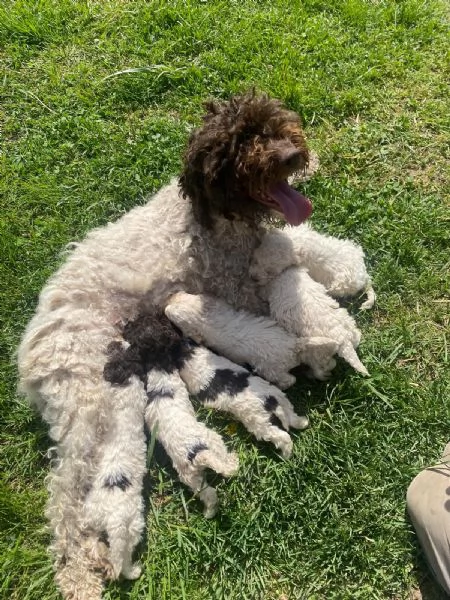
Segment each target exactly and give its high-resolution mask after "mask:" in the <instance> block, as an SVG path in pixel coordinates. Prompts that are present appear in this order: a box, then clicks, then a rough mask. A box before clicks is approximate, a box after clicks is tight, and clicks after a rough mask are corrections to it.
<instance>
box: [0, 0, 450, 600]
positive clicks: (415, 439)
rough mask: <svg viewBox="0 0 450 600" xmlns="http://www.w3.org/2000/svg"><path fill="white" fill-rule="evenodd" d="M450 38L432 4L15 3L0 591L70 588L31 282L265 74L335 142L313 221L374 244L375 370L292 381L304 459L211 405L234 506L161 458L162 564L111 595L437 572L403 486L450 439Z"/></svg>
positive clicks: (371, 355) (2, 54)
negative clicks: (53, 558) (56, 516)
mask: <svg viewBox="0 0 450 600" xmlns="http://www.w3.org/2000/svg"><path fill="white" fill-rule="evenodd" d="M449 39H450V38H449V35H448V5H446V3H445V2H444V1H442V2H438V1H437V0H429V1H427V2H425V1H423V0H421V1H419V0H402V1H400V0H399V1H397V2H394V1H392V0H379V1H375V0H373V1H369V0H366V1H363V0H343V1H338V0H326V1H325V0H322V1H321V0H304V1H303V2H298V1H295V0H270V1H264V0H261V1H256V0H254V1H248V0H245V1H242V0H240V1H232V0H229V1H227V2H225V1H222V2H221V1H212V0H211V1H206V0H205V1H203V2H201V1H198V2H182V1H181V0H180V1H176V0H173V1H171V2H156V1H144V0H134V1H126V0H107V1H104V0H91V1H89V2H88V1H81V0H40V1H38V0H35V1H32V0H16V1H11V0H6V1H4V2H3V4H2V6H1V7H0V61H1V66H2V76H1V78H0V127H1V154H0V194H1V202H2V204H1V209H2V210H1V212H0V239H1V254H2V260H1V266H0V268H1V273H0V275H1V283H2V285H1V286H0V306H1V321H2V334H1V349H0V357H1V358H0V360H1V373H2V378H1V382H0V402H1V421H2V424H1V425H2V428H1V432H2V433H1V437H2V442H1V445H0V452H1V474H2V475H1V476H2V480H1V487H0V527H1V531H2V535H1V539H0V572H1V573H2V578H1V579H0V597H2V598H10V599H11V600H35V599H37V598H40V599H41V600H53V599H55V598H57V593H56V591H55V589H54V586H53V583H52V572H51V564H50V559H49V557H48V555H47V553H46V546H47V544H48V540H49V538H48V532H47V531H46V529H45V519H44V517H43V510H44V505H45V499H46V491H45V484H44V478H45V475H46V473H47V472H48V468H49V464H48V462H49V460H48V458H47V456H46V452H47V449H48V447H49V445H50V441H49V440H48V438H47V436H46V431H45V427H44V426H43V425H42V424H41V422H40V420H39V418H38V417H36V416H34V415H33V414H32V412H31V411H30V410H29V408H28V407H27V406H26V405H25V404H24V402H23V401H22V400H21V399H19V398H17V396H16V393H15V385H16V369H15V365H14V357H13V355H14V350H15V348H16V346H17V343H18V341H19V338H20V334H21V331H22V330H23V328H24V326H25V324H26V322H27V320H28V319H29V318H30V316H31V315H32V313H33V310H34V307H35V304H36V300H37V294H38V292H39V290H40V288H41V287H42V285H43V284H44V282H45V280H46V278H47V277H48V276H49V275H50V273H51V272H52V271H53V270H54V269H55V268H56V266H57V265H58V264H59V262H60V260H61V255H60V252H61V250H62V248H63V247H64V245H65V244H66V243H67V242H69V241H71V240H74V239H80V238H81V237H82V236H83V235H84V234H85V232H86V231H87V230H89V229H90V228H92V227H93V226H96V225H99V224H102V223H106V222H107V221H108V220H110V219H113V218H116V217H118V216H119V215H120V214H122V213H123V212H124V211H126V210H128V209H129V208H130V207H132V206H133V205H135V204H137V203H140V202H143V201H144V198H145V196H146V195H147V194H148V193H150V192H152V191H154V190H156V189H157V188H158V187H160V186H161V185H162V184H163V183H165V182H166V181H167V180H168V178H169V177H170V175H172V174H174V173H176V172H177V170H178V168H179V166H180V155H181V151H182V148H183V145H184V143H185V141H186V138H187V135H188V132H189V130H190V129H191V128H192V126H194V125H195V124H197V123H198V122H199V118H200V115H201V112H202V108H201V103H202V101H204V100H205V99H207V98H209V97H218V98H226V97H228V96H229V95H230V94H231V93H234V92H238V91H242V90H245V89H248V88H250V87H252V86H254V85H255V86H256V87H257V88H258V89H260V90H265V91H268V92H269V93H270V94H272V95H274V96H277V97H280V98H282V99H283V100H284V101H285V102H286V103H287V104H288V105H289V106H290V107H291V108H293V109H295V110H297V111H298V112H299V113H300V114H301V116H302V118H303V121H304V124H305V129H306V132H307V135H308V138H309V140H310V144H311V146H312V147H313V148H314V149H315V150H316V151H317V152H318V153H319V155H320V158H321V169H320V172H319V174H318V175H317V177H316V178H315V179H314V180H313V181H311V182H310V183H309V184H308V185H307V186H305V188H306V192H307V194H308V195H309V196H310V197H311V198H313V200H314V204H315V213H314V217H313V223H314V224H315V227H316V228H317V229H319V230H321V231H325V232H328V233H331V234H335V235H342V236H348V237H351V238H353V239H355V240H357V241H359V242H360V243H361V244H362V245H363V246H364V248H365V250H366V253H367V257H368V262H369V265H370V271H371V273H372V274H373V278H374V282H375V287H376V290H377V293H378V303H377V306H376V308H375V309H374V310H373V311H372V312H371V313H367V314H358V315H357V319H358V323H359V324H360V326H361V328H362V331H363V343H362V346H361V355H362V358H363V360H364V361H365V364H366V365H367V367H368V368H369V370H370V372H371V378H370V379H367V380H365V379H363V378H361V377H359V376H358V375H357V374H355V373H353V372H351V371H350V370H349V369H348V368H346V367H345V365H342V364H341V365H339V368H338V369H337V370H336V371H335V373H334V375H333V378H332V379H331V381H329V382H328V383H326V384H323V383H314V382H310V381H301V382H300V383H299V384H298V385H297V386H296V387H295V388H294V389H292V390H290V391H289V396H290V398H291V399H292V400H293V402H294V403H295V404H296V406H297V407H298V408H302V407H303V408H306V409H307V411H308V414H309V415H310V417H311V428H310V429H309V430H307V431H306V432H303V433H301V434H298V435H296V436H295V450H294V455H293V458H292V460H290V461H283V460H282V459H281V458H279V456H277V454H276V453H275V452H274V451H273V450H272V448H270V447H268V446H267V445H265V444H259V443H255V442H254V440H252V439H251V437H250V436H249V435H248V434H247V433H246V432H245V431H244V430H243V429H242V428H241V427H237V428H236V427H231V426H230V424H229V421H228V420H227V419H225V418H220V417H217V416H215V415H214V416H213V415H211V414H209V413H208V412H206V411H204V412H201V418H203V419H205V420H206V421H207V422H208V423H211V425H213V426H214V427H215V428H216V429H217V430H218V431H220V432H221V433H222V434H223V435H224V436H225V438H226V439H227V443H228V444H229V446H230V447H231V448H233V449H235V450H236V451H237V452H238V453H239V456H240V460H241V468H240V471H239V473H238V475H237V477H235V478H234V479H232V480H229V481H223V482H218V487H219V492H220V496H221V500H222V506H221V510H220V514H219V515H218V517H217V518H216V519H215V520H212V521H206V520H204V519H203V517H202V516H201V511H200V507H199V505H198V503H197V501H196V500H195V499H194V500H193V499H192V498H191V497H190V495H189V493H188V492H187V491H186V489H185V488H183V486H181V485H180V484H179V483H178V482H177V480H176V478H175V477H174V476H173V472H172V471H171V470H170V468H169V467H168V466H167V465H164V463H162V464H161V461H160V462H159V463H158V462H157V461H156V460H155V457H153V458H152V459H151V462H150V478H149V484H148V488H149V489H148V503H149V508H148V528H147V538H146V539H145V540H144V542H143V543H142V545H141V546H140V549H139V553H140V558H141V560H142V561H143V563H144V565H145V573H144V575H143V576H142V577H141V579H140V580H139V581H137V582H135V583H117V584H114V585H111V586H109V587H108V588H107V591H106V593H105V597H106V598H109V599H111V600H112V599H119V598H120V599H122V600H125V599H129V600H138V599H139V600H143V599H147V600H150V599H155V600H156V599H161V600H180V599H184V598H186V599H187V598H188V599H189V600H200V599H202V600H203V599H208V600H209V599H211V600H213V599H224V600H225V599H226V600H233V599H237V600H247V599H248V600H262V599H264V600H286V599H289V600H293V599H311V600H325V599H326V600H346V599H349V600H350V599H351V600H355V599H363V600H365V599H372V598H373V599H392V600H400V599H403V598H408V597H409V593H410V590H411V589H412V588H413V587H414V586H417V585H418V584H421V585H422V584H424V582H425V583H426V580H427V574H426V569H425V567H424V565H423V560H422V558H421V555H420V551H419V548H418V546H417V543H416V540H415V536H414V535H413V532H412V528H411V525H410V524H409V522H408V520H407V517H406V515H405V493H406V489H407V486H408V483H409V482H410V480H411V479H412V477H413V476H414V475H415V474H416V473H417V472H418V471H419V470H420V469H421V468H422V467H423V466H425V465H428V464H430V463H431V462H433V461H434V460H435V459H436V458H437V457H438V456H439V454H440V451H441V450H442V448H443V445H444V443H446V442H447V441H448V437H449V435H448V423H449V419H450V403H449V399H450V381H449V372H450V368H449V359H448V337H449V336H448V332H449V321H450V317H449V313H450V311H449V288H450V279H449V271H450V269H449V266H450V254H449V248H450V211H449V207H450V206H449V196H448V190H449V189H450V182H449V177H448V159H449V154H450V152H449V141H450V136H449V103H448V78H449V73H448V64H449V63H448V47H449ZM131 69H137V71H134V72H133V71H128V70H131ZM150 488H151V489H150ZM432 597H437V593H436V592H435V593H434V595H433V594H432V595H428V596H425V595H424V599H425V600H426V599H427V598H432Z"/></svg>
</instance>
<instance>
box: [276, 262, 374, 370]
mask: <svg viewBox="0 0 450 600" xmlns="http://www.w3.org/2000/svg"><path fill="white" fill-rule="evenodd" d="M266 293H267V297H268V300H269V304H270V313H271V315H272V316H273V318H274V319H275V320H276V321H277V323H279V324H280V325H282V326H283V327H285V328H286V330H287V331H290V332H291V333H293V334H296V335H297V336H299V337H303V338H305V341H310V346H309V347H308V348H307V349H306V351H304V352H303V353H302V354H301V357H300V361H301V362H302V363H304V364H306V365H309V366H310V367H311V369H312V372H313V374H314V376H315V377H317V378H318V379H326V378H327V377H328V376H329V375H330V373H331V371H332V369H333V368H334V367H335V365H336V362H335V360H334V359H333V355H334V354H336V353H337V354H338V355H339V356H341V357H342V358H344V359H345V360H346V361H347V362H348V363H349V364H350V365H351V366H352V367H353V368H354V369H356V371H359V372H360V373H362V374H364V375H368V372H367V369H366V368H365V366H364V365H363V364H362V363H361V361H360V360H359V358H358V355H357V354H356V351H355V348H357V347H358V345H359V342H360V340H361V333H360V331H359V330H358V328H357V327H356V323H355V320H354V319H353V318H352V317H351V316H350V315H349V314H348V312H347V311H346V310H345V309H344V308H340V307H339V304H338V303H337V302H336V300H334V299H333V298H331V296H329V295H328V294H327V290H326V289H325V286H323V285H322V284H321V283H317V281H314V280H313V279H312V278H311V277H310V275H309V273H308V271H307V270H306V269H300V268H298V267H289V268H288V269H286V270H285V271H283V273H281V275H279V276H278V277H276V278H275V279H274V280H273V281H271V282H270V283H269V284H267V289H266ZM321 339H325V340H327V341H325V342H322V341H321Z"/></svg>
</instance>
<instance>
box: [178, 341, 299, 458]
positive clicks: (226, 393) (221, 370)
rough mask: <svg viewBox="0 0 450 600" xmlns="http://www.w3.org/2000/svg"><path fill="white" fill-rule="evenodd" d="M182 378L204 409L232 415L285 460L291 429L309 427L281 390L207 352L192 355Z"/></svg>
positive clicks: (288, 448) (287, 455) (290, 447)
mask: <svg viewBox="0 0 450 600" xmlns="http://www.w3.org/2000/svg"><path fill="white" fill-rule="evenodd" d="M180 375H181V377H182V379H183V381H184V382H185V383H186V386H187V388H188V390H189V392H190V393H192V394H194V395H196V396H197V398H198V399H199V400H200V401H201V402H202V403H203V404H204V405H205V406H209V407H211V408H216V409H218V410H223V411H226V412H228V413H230V414H232V415H233V416H234V417H236V418H237V419H238V420H239V421H240V422H241V423H242V424H243V425H244V426H245V427H246V428H247V430H248V431H250V432H251V433H253V435H254V436H255V437H256V439H258V440H265V441H268V442H272V443H273V444H274V445H275V447H276V448H278V449H279V450H281V453H282V455H283V456H284V457H285V458H287V457H289V456H290V454H291V452H292V440H291V438H290V436H289V434H288V432H287V431H288V429H289V428H290V427H294V428H297V429H305V428H306V427H307V426H308V419H307V418H306V417H301V416H298V415H297V414H296V413H295V411H294V408H293V406H292V404H291V403H290V402H289V400H288V399H287V398H286V396H285V395H284V394H283V392H281V391H280V390H279V389H278V388H276V387H275V386H273V385H271V384H269V383H267V382H266V381H264V380H263V379H261V378H260V377H255V376H252V375H251V373H250V372H249V371H247V370H246V369H244V368H243V367H240V366H239V365H236V364H235V363H233V362H231V361H229V360H228V359H226V358H223V357H221V356H217V355H216V354H214V353H213V352H211V351H209V350H207V349H206V348H202V347H198V348H196V350H195V351H194V352H191V353H190V355H189V356H188V357H187V359H186V360H185V362H184V364H183V366H182V368H181V370H180Z"/></svg>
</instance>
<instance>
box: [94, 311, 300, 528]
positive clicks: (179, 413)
mask: <svg viewBox="0 0 450 600" xmlns="http://www.w3.org/2000/svg"><path fill="white" fill-rule="evenodd" d="M123 337H124V339H125V340H126V342H127V343H128V344H129V345H128V346H127V347H126V348H123V347H122V348H121V349H119V348H118V347H116V348H115V349H114V348H113V349H112V353H111V359H110V361H109V363H108V365H107V366H106V367H105V377H106V378H107V379H108V380H109V381H111V382H112V383H116V384H121V383H124V382H125V381H127V380H128V378H129V377H130V376H131V373H134V374H137V375H139V377H140V378H141V379H142V381H144V385H145V386H146V393H147V398H148V402H147V407H146V409H145V421H146V424H147V426H148V428H149V430H150V431H156V435H157V438H158V440H159V441H160V443H161V444H162V445H163V447H164V449H165V450H166V452H167V454H168V455H169V457H170V459H171V460H172V463H173V466H174V468H175V470H176V471H177V473H178V475H179V477H180V479H181V481H182V482H183V483H185V484H186V485H188V486H189V487H190V488H191V489H192V490H193V491H194V492H195V493H197V494H198V496H199V498H200V499H201V500H202V502H203V503H204V507H205V515H206V516H207V517H212V516H213V515H214V514H215V512H216V510H217V504H218V500H217V493H216V490H215V489H214V488H213V487H211V486H209V485H208V484H207V483H206V480H205V469H207V468H210V469H212V470H214V471H215V472H217V473H220V474H222V475H224V476H229V475H232V474H233V473H235V472H236V470H237V467H238V460H237V457H236V455H235V454H233V453H230V452H228V451H227V449H226V446H225V444H224V442H223V440H222V438H221V437H220V436H219V435H218V434H217V433H216V432H214V431H212V430H210V429H209V428H207V427H206V426H205V425H204V424H203V423H200V422H199V421H197V419H196V417H195V414H194V409H193V406H192V404H191V402H190V399H189V394H192V395H195V396H196V397H197V398H198V400H200V402H202V403H203V404H204V405H205V406H208V407H211V408H216V409H218V410H222V411H226V412H228V413H230V414H232V415H233V416H234V417H236V418H237V419H238V420H239V421H241V422H242V424H243V425H244V426H245V427H246V428H247V429H248V431H250V432H251V433H253V434H254V435H255V437H256V438H257V439H259V440H265V441H270V442H272V443H273V444H274V445H275V447H276V448H278V449H279V450H280V451H281V453H282V455H283V456H284V457H285V458H287V457H289V456H290V454H291V452H292V440H291V438H290V436H289V433H288V430H289V428H290V427H295V428H299V429H303V428H305V427H307V425H308V420H307V419H306V417H299V416H298V415H296V414H295V412H294V409H293V407H292V405H291V403H290V402H289V400H288V399H287V398H286V396H285V395H284V394H283V392H281V391H280V390H279V389H278V388H276V387H275V386H273V385H270V384H269V383H267V382H266V381H264V380H263V379H261V378H260V377H255V376H253V375H252V374H251V373H250V372H249V371H248V370H247V369H245V368H244V367H241V366H239V365H237V364H235V363H233V362H231V361H229V360H228V359H225V358H223V357H220V356H217V355H216V354H214V353H213V352H211V351H210V350H208V349H206V348H204V347H201V346H197V345H196V344H195V343H193V342H191V341H190V340H188V339H186V338H184V337H183V336H182V334H181V333H180V332H179V330H178V329H176V328H175V327H174V326H173V325H172V323H171V322H170V321H169V320H168V319H167V317H166V316H165V315H164V314H163V313H153V314H145V315H142V316H141V317H139V318H138V319H136V320H135V321H133V322H132V323H129V324H128V325H127V326H126V327H125V330H124V333H123Z"/></svg>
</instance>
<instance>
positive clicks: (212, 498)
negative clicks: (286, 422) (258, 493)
mask: <svg viewBox="0 0 450 600" xmlns="http://www.w3.org/2000/svg"><path fill="white" fill-rule="evenodd" d="M147 377H148V379H147V397H148V402H147V408H146V411H145V420H146V423H147V426H148V428H149V430H150V431H151V432H155V433H156V436H157V438H158V440H159V441H160V442H161V444H162V445H163V447H164V449H165V451H166V452H167V454H168V455H169V457H170V458H171V460H172V463H173V466H174V468H175V470H176V471H177V473H178V475H179V477H180V480H181V481H182V482H183V483H185V484H186V485H187V486H189V487H190V488H191V489H192V491H193V492H194V493H196V494H198V496H199V498H200V500H201V501H202V502H203V504H204V507H205V510H204V514H205V516H206V517H212V516H214V514H215V512H216V510H217V504H218V502H217V493H216V490H215V489H214V488H213V487H211V486H209V485H208V484H207V482H206V479H205V473H204V471H205V469H207V468H210V469H212V470H213V471H215V472H216V473H220V474H221V475H224V476H225V477H228V476H230V475H233V474H234V473H235V472H236V471H237V468H238V460H237V457H236V455H235V454H233V453H230V452H228V450H227V448H226V446H225V444H224V442H223V440H222V438H221V437H220V435H218V434H217V433H216V432H214V431H212V430H210V429H208V428H207V427H206V425H204V424H203V423H200V422H199V421H197V419H196V418H195V414H194V409H193V407H192V404H191V402H190V400H189V395H188V391H187V389H186V386H185V384H184V383H183V381H182V380H181V378H180V376H179V374H178V372H177V371H173V372H172V373H168V372H166V371H161V370H157V369H152V370H151V371H149V373H148V374H147Z"/></svg>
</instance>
